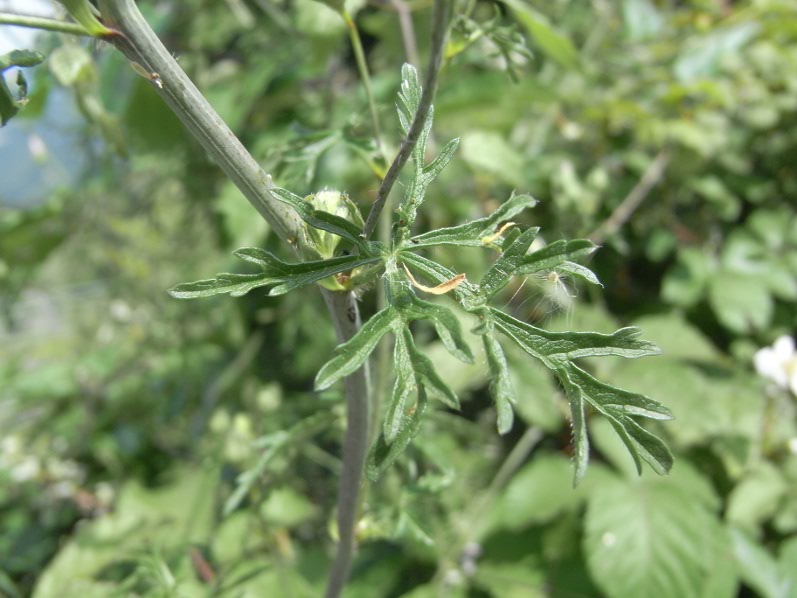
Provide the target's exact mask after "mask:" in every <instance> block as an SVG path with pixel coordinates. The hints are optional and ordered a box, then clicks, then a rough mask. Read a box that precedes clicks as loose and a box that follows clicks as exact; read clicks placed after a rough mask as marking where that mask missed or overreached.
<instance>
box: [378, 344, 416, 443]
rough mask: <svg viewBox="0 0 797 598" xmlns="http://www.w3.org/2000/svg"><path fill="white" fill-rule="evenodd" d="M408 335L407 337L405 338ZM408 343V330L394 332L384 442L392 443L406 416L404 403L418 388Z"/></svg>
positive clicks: (383, 424)
mask: <svg viewBox="0 0 797 598" xmlns="http://www.w3.org/2000/svg"><path fill="white" fill-rule="evenodd" d="M408 336H409V339H408V338H407V337H408ZM409 343H412V335H410V334H409V331H408V330H405V331H403V332H401V333H399V334H396V342H395V345H394V348H393V366H394V367H395V368H396V383H395V384H394V386H393V394H392V395H391V397H390V404H389V405H388V406H387V410H386V412H385V420H384V422H383V423H382V435H383V437H384V441H385V444H388V445H390V444H393V441H394V440H395V439H396V436H397V435H398V433H399V430H401V426H402V425H403V423H404V418H405V416H406V413H405V412H406V405H407V400H408V398H409V396H410V395H411V394H412V393H413V392H415V390H416V389H417V388H418V386H417V382H416V376H415V372H414V368H413V364H412V357H411V356H410V351H409Z"/></svg>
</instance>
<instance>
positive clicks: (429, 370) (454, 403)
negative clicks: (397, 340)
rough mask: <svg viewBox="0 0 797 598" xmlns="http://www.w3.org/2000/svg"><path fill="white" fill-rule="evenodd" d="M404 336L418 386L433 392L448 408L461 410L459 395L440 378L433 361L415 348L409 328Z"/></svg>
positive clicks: (405, 330)
mask: <svg viewBox="0 0 797 598" xmlns="http://www.w3.org/2000/svg"><path fill="white" fill-rule="evenodd" d="M403 335H404V338H405V343H406V346H407V349H408V351H409V355H410V360H411V362H412V369H413V371H414V373H415V379H416V381H417V382H418V386H421V387H424V388H425V389H426V390H427V391H431V393H432V396H434V397H436V398H438V399H440V400H441V401H442V402H443V404H444V405H446V407H449V408H451V409H459V399H458V398H457V395H456V394H454V391H453V390H451V389H450V388H449V387H448V385H447V384H446V383H445V382H443V380H442V378H440V376H439V374H438V373H437V371H436V370H435V368H434V364H433V363H432V361H431V360H430V359H429V358H428V357H426V355H424V354H423V353H421V352H420V351H419V350H418V347H416V346H415V341H413V340H412V334H411V333H410V331H409V328H405V329H404V332H403Z"/></svg>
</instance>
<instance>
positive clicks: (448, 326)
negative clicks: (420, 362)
mask: <svg viewBox="0 0 797 598" xmlns="http://www.w3.org/2000/svg"><path fill="white" fill-rule="evenodd" d="M402 311H403V313H404V314H405V316H406V317H408V318H409V319H413V320H414V319H429V320H432V323H433V324H434V327H435V331H436V332H437V336H439V337H440V340H441V341H442V342H443V346H444V347H445V348H446V349H447V350H448V352H449V353H451V355H453V356H454V357H456V358H457V359H459V360H460V361H464V362H465V363H473V353H472V352H471V350H470V347H469V346H468V344H467V343H466V342H465V339H464V338H463V336H462V328H461V326H460V325H459V320H458V319H457V317H456V316H455V315H454V313H453V312H452V311H451V310H450V309H448V308H447V307H444V306H442V305H435V304H434V303H429V302H428V301H424V300H423V299H419V298H417V297H415V298H414V299H413V301H412V303H411V304H410V305H409V306H408V307H406V308H405V309H404V310H402Z"/></svg>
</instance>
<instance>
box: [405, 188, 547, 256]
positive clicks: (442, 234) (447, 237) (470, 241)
mask: <svg viewBox="0 0 797 598" xmlns="http://www.w3.org/2000/svg"><path fill="white" fill-rule="evenodd" d="M535 205H537V200H536V199H534V198H533V197H531V196H530V195H512V197H510V198H509V199H508V200H507V201H505V202H504V203H503V204H501V206H500V207H499V208H498V209H497V210H495V211H494V212H493V213H492V214H490V215H489V216H487V217H486V218H480V219H479V220H474V221H473V222H468V223H467V224H460V225H459V226H452V227H449V228H441V229H438V230H433V231H429V232H428V233H423V234H421V235H417V236H415V237H413V238H412V239H410V241H409V242H408V243H407V244H405V246H406V247H409V248H412V247H431V246H434V245H462V246H466V247H484V246H485V244H484V238H485V237H488V236H489V235H492V234H493V233H494V232H495V228H496V226H497V224H498V223H499V222H501V221H503V220H508V219H509V218H512V217H513V216H515V215H516V214H519V213H520V212H522V211H523V210H525V209H526V208H533V207H534V206H535Z"/></svg>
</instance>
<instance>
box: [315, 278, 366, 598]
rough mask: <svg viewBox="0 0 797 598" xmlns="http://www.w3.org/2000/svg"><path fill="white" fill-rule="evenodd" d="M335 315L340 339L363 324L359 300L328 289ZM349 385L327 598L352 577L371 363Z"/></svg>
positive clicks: (346, 338) (347, 385)
mask: <svg viewBox="0 0 797 598" xmlns="http://www.w3.org/2000/svg"><path fill="white" fill-rule="evenodd" d="M324 299H325V300H326V302H327V307H328V308H329V311H330V313H331V314H333V321H334V323H335V332H336V333H337V336H338V341H339V342H341V343H343V342H345V341H347V340H348V339H350V338H351V337H352V336H353V335H354V333H355V332H357V330H358V329H359V327H360V315H359V313H358V311H357V300H356V298H355V297H354V294H352V293H332V292H325V293H324ZM344 383H345V387H346V438H345V440H344V441H343V471H342V473H341V476H340V488H339V490H338V536H339V540H338V550H337V553H336V555H335V560H334V562H333V563H332V569H331V570H330V573H329V578H328V581H327V590H326V593H325V594H324V595H325V596H326V598H337V597H338V596H340V593H341V591H342V590H343V586H344V585H345V584H346V579H347V578H348V576H349V569H350V568H351V560H352V556H353V554H354V545H355V528H356V525H357V515H358V511H359V509H360V488H361V486H362V483H363V469H364V467H365V455H366V452H367V450H368V427H369V423H370V422H369V417H370V416H369V410H368V407H369V405H368V394H369V386H370V380H369V372H368V363H367V362H366V363H365V364H364V365H363V367H362V368H360V369H359V370H357V371H356V372H355V373H353V374H352V375H351V376H349V377H347V378H346V379H345V380H344Z"/></svg>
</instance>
